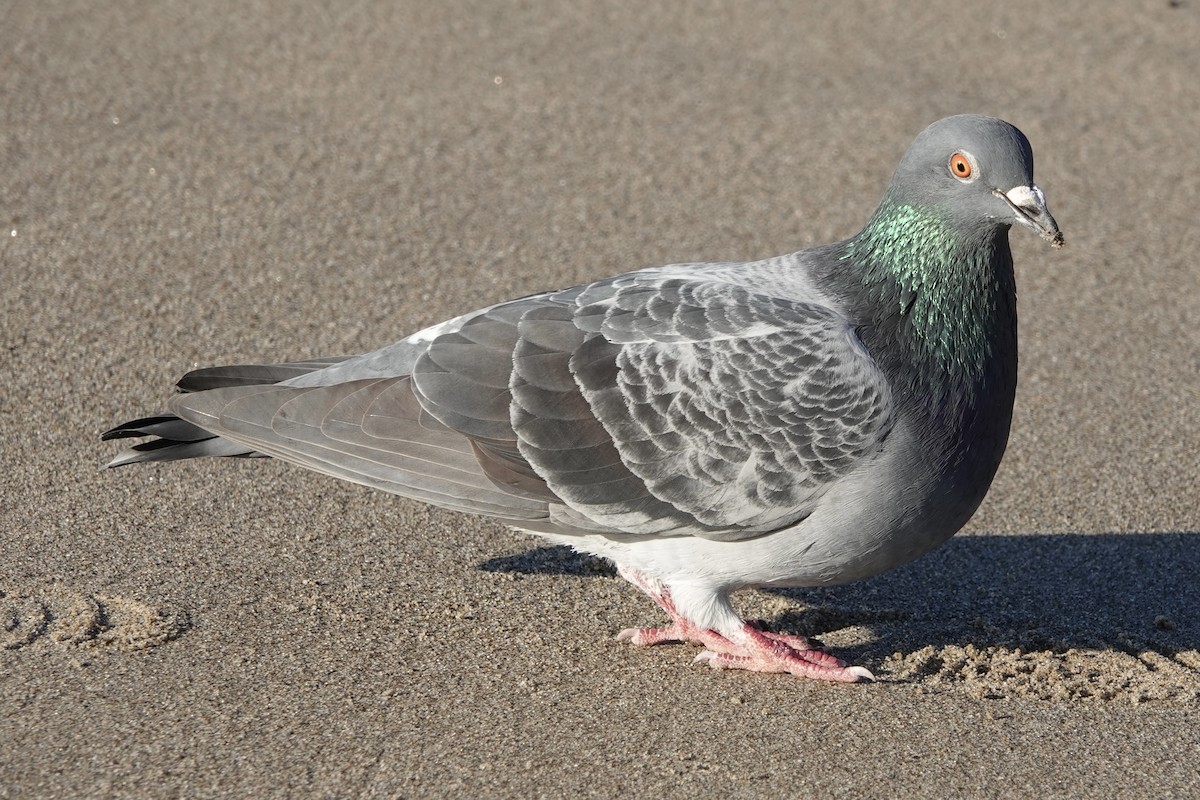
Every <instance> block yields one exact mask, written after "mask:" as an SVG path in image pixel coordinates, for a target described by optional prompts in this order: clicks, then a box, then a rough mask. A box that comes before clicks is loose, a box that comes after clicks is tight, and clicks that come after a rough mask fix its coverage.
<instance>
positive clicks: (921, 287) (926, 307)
mask: <svg viewBox="0 0 1200 800" xmlns="http://www.w3.org/2000/svg"><path fill="white" fill-rule="evenodd" d="M841 261H842V262H843V263H842V268H841V269H840V270H839V272H840V273H841V276H840V277H841V278H842V282H843V285H847V284H849V286H848V288H849V289H850V293H851V294H852V295H853V296H855V297H857V298H858V300H859V302H858V303H857V304H856V305H858V307H859V309H860V311H861V312H862V314H861V317H865V318H866V319H865V321H867V322H868V327H869V328H871V329H873V330H872V331H863V333H864V334H865V335H866V337H867V338H877V341H878V342H880V343H883V342H893V343H895V345H898V347H896V346H895V345H893V347H892V349H893V350H894V352H893V353H892V354H891V356H892V357H891V358H890V359H887V360H890V361H893V363H892V364H891V365H890V366H892V367H893V368H894V369H895V370H897V372H898V373H906V375H905V377H906V378H908V379H909V380H916V381H919V382H920V385H921V386H923V387H926V388H928V389H931V390H933V391H934V393H935V394H941V393H942V392H938V389H941V390H943V392H951V391H955V388H956V387H958V388H964V387H965V388H967V390H968V391H971V390H974V391H985V390H986V389H988V388H989V387H988V386H987V384H994V383H995V382H997V381H999V382H1000V383H1002V384H1003V383H1006V382H1015V364H1016V291H1015V288H1014V284H1013V275H1012V257H1011V255H1010V253H1009V249H1008V229H1007V227H996V226H990V227H980V228H979V229H977V230H968V231H964V230H963V229H961V228H960V227H957V226H955V225H953V224H952V222H951V221H950V220H949V219H946V218H944V217H940V216H939V215H938V214H937V213H935V212H932V211H929V210H927V209H922V208H919V207H917V206H914V205H909V204H905V203H903V202H897V201H894V200H891V199H885V201H884V202H883V203H882V204H881V205H880V207H879V209H878V210H877V211H876V212H875V214H874V216H872V218H871V220H870V221H869V222H868V223H867V225H866V226H865V227H864V228H863V230H862V231H861V232H860V233H859V234H858V235H857V236H855V237H854V238H853V239H851V240H849V241H847V242H845V243H844V250H843V253H842V255H841ZM872 333H873V334H874V335H872ZM878 355H879V354H877V357H878ZM1009 373H1011V379H1010V377H1009ZM898 377H899V376H898ZM990 388H991V389H997V388H1000V387H997V386H994V385H993V386H991V387H990Z"/></svg>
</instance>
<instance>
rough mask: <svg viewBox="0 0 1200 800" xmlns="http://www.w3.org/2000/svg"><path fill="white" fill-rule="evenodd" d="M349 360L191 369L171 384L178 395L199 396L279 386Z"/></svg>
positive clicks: (317, 359) (339, 358) (325, 359)
mask: <svg viewBox="0 0 1200 800" xmlns="http://www.w3.org/2000/svg"><path fill="white" fill-rule="evenodd" d="M348 358H350V356H334V357H332V358H314V359H310V360H308V361H289V362H288V363H286V364H231V365H228V366H223V367H205V368H204V369H195V370H192V371H191V372H189V373H188V374H186V375H184V376H183V377H182V378H180V379H179V383H177V384H175V385H176V386H177V387H178V388H179V391H181V392H203V391H206V390H208V389H224V388H226V387H229V386H264V385H266V384H269V383H280V382H282V381H286V380H290V379H292V378H296V377H299V376H301V375H307V374H308V373H310V372H316V371H317V370H319V369H324V368H325V367H329V366H332V365H334V364H337V363H339V362H342V361H345V360H346V359H348Z"/></svg>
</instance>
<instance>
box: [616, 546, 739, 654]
mask: <svg viewBox="0 0 1200 800" xmlns="http://www.w3.org/2000/svg"><path fill="white" fill-rule="evenodd" d="M617 571H618V572H619V573H620V574H621V577H622V578H624V579H625V580H627V581H629V582H630V583H632V584H633V585H634V586H636V587H638V588H639V589H641V590H642V591H643V592H645V593H646V594H647V595H649V596H650V599H651V600H653V601H654V602H655V603H657V604H658V607H659V608H661V609H662V610H663V611H665V612H667V616H668V617H670V618H671V624H670V625H669V626H667V627H665V628H626V629H625V630H623V631H621V632H620V633H618V634H617V641H619V642H629V643H630V644H636V645H652V644H663V643H664V642H688V643H690V644H698V645H700V646H701V647H707V648H708V649H709V650H714V651H717V652H724V651H726V650H736V648H734V646H733V644H732V642H730V641H729V640H728V639H726V638H725V637H724V636H722V635H721V634H719V633H717V632H716V631H714V630H706V629H704V628H701V627H700V626H699V625H697V624H696V623H694V622H692V621H691V620H689V619H688V618H687V617H685V616H684V615H682V614H680V613H679V611H678V610H677V609H676V608H675V601H674V600H672V599H671V591H670V589H668V588H667V587H666V586H665V585H663V584H662V582H660V581H658V580H655V579H653V578H650V577H649V576H647V575H643V574H642V573H640V572H638V571H637V570H634V569H630V568H628V567H626V566H623V565H621V564H618V565H617Z"/></svg>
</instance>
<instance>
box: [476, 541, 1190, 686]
mask: <svg viewBox="0 0 1200 800" xmlns="http://www.w3.org/2000/svg"><path fill="white" fill-rule="evenodd" d="M479 568H480V569H482V570H485V571H489V572H515V573H525V574H560V575H575V576H582V577H588V576H593V577H594V576H609V575H615V570H614V569H613V568H612V567H611V565H609V564H608V562H606V561H604V560H602V559H598V558H594V557H591V556H587V555H583V554H579V553H576V552H574V551H572V550H570V549H569V548H566V547H537V548H533V549H531V550H527V551H525V552H522V553H518V554H515V555H510V556H504V557H500V558H493V559H489V560H487V561H485V562H483V563H481V564H480V565H479ZM768 593H769V594H775V595H779V596H782V597H785V598H788V599H790V600H793V601H796V602H797V604H798V606H797V607H795V608H793V609H789V610H787V611H784V612H783V613H782V614H778V615H777V616H776V617H775V618H774V619H768V620H766V624H767V626H768V627H769V628H770V629H772V630H778V631H787V632H791V633H801V634H805V635H810V636H821V637H830V638H833V637H831V634H836V632H838V631H845V630H847V629H857V630H859V631H863V632H864V635H863V636H861V637H858V639H857V640H856V641H851V642H850V643H849V644H848V645H843V644H839V645H838V647H837V650H838V654H839V655H840V656H842V657H844V658H847V659H848V660H851V661H854V662H856V663H875V664H879V663H881V662H883V661H885V660H887V659H888V658H890V657H892V656H899V655H901V654H902V653H914V652H917V651H920V650H922V649H923V648H933V650H934V651H939V652H940V651H943V650H945V649H946V648H954V647H957V648H963V647H973V648H975V649H976V650H987V649H988V648H992V649H993V650H994V649H995V648H998V647H999V648H1007V649H1008V650H1012V651H1021V650H1024V651H1030V650H1040V651H1045V652H1051V653H1054V652H1057V653H1064V652H1067V651H1068V650H1071V649H1072V648H1075V649H1080V648H1083V649H1099V650H1115V651H1123V652H1125V653H1128V654H1131V655H1137V654H1139V653H1143V652H1145V651H1154V652H1156V653H1158V654H1161V655H1162V656H1164V657H1166V658H1172V659H1173V658H1175V657H1176V656H1178V655H1180V654H1183V655H1184V656H1186V657H1187V658H1186V659H1185V661H1186V665H1187V666H1189V667H1190V669H1191V670H1192V671H1194V672H1196V673H1197V674H1198V675H1200V661H1196V663H1192V662H1193V661H1195V659H1194V658H1193V654H1194V653H1195V651H1200V602H1198V601H1200V534H1197V533H1196V532H1172V533H1119V534H1117V533H1113V534H1074V533H1058V534H1024V535H994V534H987V535H984V534H976V535H963V536H958V537H955V538H953V539H951V540H950V541H949V542H948V543H947V544H946V545H944V546H942V547H941V548H939V549H938V550H935V551H934V552H933V553H931V554H929V555H927V556H924V557H923V558H920V559H918V560H916V561H914V562H911V563H909V564H906V565H904V566H902V567H899V568H897V569H895V570H892V571H890V572H887V573H884V574H883V575H879V576H876V577H874V578H870V579H867V580H863V581H859V582H857V583H853V584H848V585H845V586H835V587H828V588H812V589H772V590H768ZM1143 660H1144V659H1143Z"/></svg>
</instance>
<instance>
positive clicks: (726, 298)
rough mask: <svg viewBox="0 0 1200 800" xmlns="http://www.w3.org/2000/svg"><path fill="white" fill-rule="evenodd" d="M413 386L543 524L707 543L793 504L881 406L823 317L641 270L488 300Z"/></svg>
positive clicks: (771, 520) (805, 307) (845, 329)
mask: <svg viewBox="0 0 1200 800" xmlns="http://www.w3.org/2000/svg"><path fill="white" fill-rule="evenodd" d="M510 364H511V367H510ZM481 365H488V367H487V368H481ZM413 386H414V391H415V392H416V393H417V395H418V397H419V398H420V401H421V404H422V406H423V407H424V408H425V409H426V410H428V411H429V413H430V414H431V415H433V416H434V417H436V418H437V419H439V420H440V421H442V422H443V423H445V424H446V425H448V426H449V427H452V428H454V429H456V430H460V431H463V432H464V433H466V434H467V435H469V436H471V437H473V438H475V439H476V440H477V441H481V442H486V444H485V445H484V446H485V448H486V449H489V450H491V451H493V452H496V453H498V454H500V455H502V457H503V458H504V459H506V461H507V462H509V463H513V462H515V463H521V464H524V465H528V466H529V467H530V468H531V469H532V471H533V473H534V474H536V475H537V476H538V477H539V478H541V479H542V480H543V481H544V482H545V485H546V487H547V489H548V490H549V491H550V492H551V493H552V495H553V497H554V498H557V499H558V500H559V501H560V502H561V503H562V505H563V506H564V507H565V508H556V507H554V505H553V503H552V505H551V517H552V519H559V520H561V521H562V522H563V523H564V524H567V523H569V524H570V525H572V526H573V527H575V528H580V529H586V528H589V527H592V528H595V529H599V530H606V531H621V532H626V533H633V534H650V533H670V534H693V535H699V536H705V537H709V538H716V539H739V538H746V537H750V536H755V535H759V534H761V533H764V532H767V531H770V530H775V529H777V528H779V527H781V526H783V525H786V524H788V523H790V522H793V521H795V520H797V519H800V518H802V517H804V516H806V515H807V514H809V513H811V511H812V508H813V507H814V505H815V503H816V501H817V499H818V498H819V497H820V496H821V495H822V494H823V493H824V492H825V490H826V489H827V487H828V486H830V485H831V484H832V483H833V482H834V481H836V480H837V479H838V478H840V477H842V476H844V475H846V474H847V473H848V472H850V471H851V470H852V469H853V468H854V467H855V465H856V464H857V463H858V462H859V461H860V460H861V459H862V458H864V457H867V456H868V455H870V454H871V453H873V452H874V451H875V450H876V449H877V448H878V446H879V444H880V443H881V442H882V440H883V439H884V438H885V437H886V435H887V434H888V432H889V431H890V429H891V426H892V424H893V414H894V410H893V407H892V398H891V392H890V390H889V388H888V384H887V381H886V380H885V378H884V376H883V374H882V373H881V372H880V370H879V369H878V367H877V366H876V365H875V363H874V362H873V361H872V360H871V358H870V356H869V355H868V354H867V353H866V351H865V350H864V348H863V347H862V345H861V344H860V343H859V342H858V340H857V338H856V337H855V336H854V334H853V331H852V330H851V329H850V327H849V325H848V323H847V322H846V320H845V319H844V318H843V317H842V316H841V315H839V314H838V313H837V312H835V311H833V310H831V309H829V308H827V307H825V306H823V305H821V304H818V303H803V302H797V301H790V300H784V299H779V298H773V297H767V296H763V295H758V294H755V293H753V292H751V291H750V290H748V289H746V288H744V287H739V286H736V285H732V284H729V283H721V282H713V281H697V280H689V279H686V278H670V277H661V276H654V275H651V274H641V275H633V276H628V277H626V278H622V279H617V280H614V281H607V282H602V283H597V284H593V285H591V286H588V287H584V288H581V289H575V290H570V291H567V292H562V293H558V294H555V295H549V296H543V297H538V298H531V299H529V300H526V301H523V302H521V303H519V304H513V305H508V306H500V307H497V308H495V309H491V310H489V311H488V312H486V313H484V314H481V315H479V316H478V317H475V318H473V319H471V320H470V321H469V322H468V323H467V324H465V325H464V326H463V327H462V328H461V329H460V330H459V331H456V332H453V333H448V334H445V335H443V336H440V337H438V338H436V339H434V341H433V342H432V343H431V345H430V346H429V349H428V350H427V352H426V353H425V354H424V355H423V356H422V357H421V358H420V359H419V360H418V361H417V364H416V367H415V369H414V372H413Z"/></svg>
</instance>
